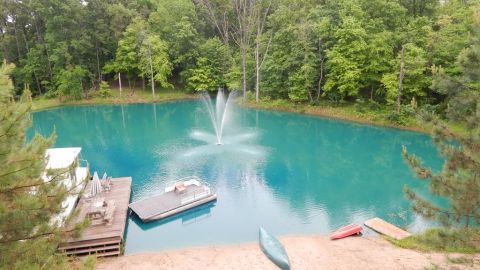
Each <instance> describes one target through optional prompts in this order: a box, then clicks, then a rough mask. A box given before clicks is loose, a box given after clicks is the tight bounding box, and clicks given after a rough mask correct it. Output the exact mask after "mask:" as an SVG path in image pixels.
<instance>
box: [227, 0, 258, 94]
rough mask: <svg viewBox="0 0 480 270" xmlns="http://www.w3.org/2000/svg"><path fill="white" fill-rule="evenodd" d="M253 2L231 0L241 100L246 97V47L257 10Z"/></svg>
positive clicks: (248, 44) (252, 29)
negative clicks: (240, 78)
mask: <svg viewBox="0 0 480 270" xmlns="http://www.w3.org/2000/svg"><path fill="white" fill-rule="evenodd" d="M255 2H256V1H255V0H233V13H234V16H235V23H234V24H232V28H233V33H232V39H233V41H234V42H235V43H236V44H237V45H238V47H239V49H240V57H241V64H242V93H243V100H246V98H247V57H248V49H249V46H250V42H251V37H252V33H253V32H254V29H255V18H256V16H257V15H256V12H258V10H257V9H256V3H255Z"/></svg>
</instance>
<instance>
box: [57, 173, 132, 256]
mask: <svg viewBox="0 0 480 270" xmlns="http://www.w3.org/2000/svg"><path fill="white" fill-rule="evenodd" d="M111 183H112V186H111V187H110V190H109V191H107V192H102V193H100V194H99V195H97V196H99V197H101V198H103V199H104V200H105V201H110V200H113V201H115V211H114V213H113V220H112V222H111V224H106V223H105V224H99V225H90V226H88V227H87V228H85V229H84V230H83V231H82V232H81V234H80V236H79V237H78V238H70V239H68V240H67V241H66V242H64V243H62V244H61V245H60V246H59V249H60V250H63V251H65V252H66V253H68V250H69V249H75V248H79V247H83V248H92V249H94V248H96V246H102V245H105V248H106V250H108V245H106V243H111V242H112V241H117V242H118V243H121V241H122V240H123V234H124V232H125V226H126V221H127V217H128V204H129V202H130V194H131V187H132V178H131V177H122V178H113V179H112V180H111ZM90 184H91V183H88V184H87V187H86V191H88V190H89V188H90ZM90 203H91V199H88V198H85V197H82V198H80V200H79V202H78V204H77V206H76V208H77V209H78V215H77V216H75V217H74V218H72V220H71V222H70V223H69V224H67V227H68V228H72V227H73V226H75V224H76V223H78V222H83V220H84V218H85V214H86V211H87V209H88V207H89V205H90ZM110 249H111V248H110ZM99 251H101V248H100V247H99ZM118 252H119V251H118ZM79 253H80V252H79ZM107 256H111V255H107Z"/></svg>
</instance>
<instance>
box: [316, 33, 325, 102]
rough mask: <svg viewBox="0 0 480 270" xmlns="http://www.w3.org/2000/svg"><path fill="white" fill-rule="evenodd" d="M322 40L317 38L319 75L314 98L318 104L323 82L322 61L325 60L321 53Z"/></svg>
mask: <svg viewBox="0 0 480 270" xmlns="http://www.w3.org/2000/svg"><path fill="white" fill-rule="evenodd" d="M321 44H322V40H321V39H319V40H318V58H319V59H320V75H319V78H318V84H317V97H316V99H315V103H316V104H318V102H319V100H320V95H321V94H322V83H323V63H324V61H325V58H324V57H323V54H322V46H321Z"/></svg>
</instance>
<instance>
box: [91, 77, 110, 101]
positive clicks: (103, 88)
mask: <svg viewBox="0 0 480 270" xmlns="http://www.w3.org/2000/svg"><path fill="white" fill-rule="evenodd" d="M95 95H96V96H98V97H101V98H107V97H111V96H112V90H111V89H110V85H109V84H108V82H106V81H101V82H100V89H98V91H97V93H96V94H95Z"/></svg>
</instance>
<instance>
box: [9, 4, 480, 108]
mask: <svg viewBox="0 0 480 270" xmlns="http://www.w3.org/2000/svg"><path fill="white" fill-rule="evenodd" d="M207 2H209V3H210V4H209V5H206V4H205V3H206V1H191V0H156V1H150V0H136V1H127V0H119V1H110V0H109V1H102V0H91V1H83V2H82V1H76V0H66V1H58V0H44V1H4V2H2V3H0V6H1V8H2V11H4V12H3V13H2V14H3V16H4V17H5V18H9V19H8V20H7V19H5V20H4V21H5V23H4V24H3V25H2V39H0V44H1V45H2V46H1V47H2V50H1V52H0V55H1V56H3V57H4V58H6V59H7V60H8V61H10V62H14V63H15V64H16V66H17V68H16V69H15V70H14V71H13V73H12V76H13V77H14V86H15V94H16V95H19V94H21V92H22V91H23V88H24V85H25V84H27V85H29V86H30V89H32V93H33V95H41V94H45V93H46V95H47V96H48V97H53V96H60V97H62V98H70V99H72V98H73V99H79V98H82V97H83V94H82V92H83V89H93V88H96V86H97V85H98V84H99V83H100V82H101V81H104V80H105V81H111V80H115V79H118V73H121V77H122V79H126V81H125V80H124V81H123V82H122V83H123V85H128V87H130V88H131V89H133V88H135V87H136V86H138V84H139V82H140V81H142V82H145V80H148V81H150V84H151V83H152V82H151V80H152V79H151V77H152V74H151V73H153V77H154V78H153V80H154V82H155V83H158V84H160V85H161V86H162V87H164V88H165V87H171V86H172V85H179V86H182V87H183V86H185V88H186V90H188V91H193V90H194V89H199V88H209V89H218V88H219V87H221V88H228V89H231V90H232V89H239V88H240V86H241V82H242V80H241V78H242V76H243V70H242V61H241V57H240V55H241V50H240V43H242V44H243V43H246V44H245V45H246V46H247V47H246V48H245V51H246V52H247V55H246V58H247V65H246V69H247V70H246V79H247V82H246V86H247V88H248V89H253V88H254V86H255V83H256V73H255V66H256V65H255V63H254V62H253V61H254V60H255V56H254V52H255V41H256V40H257V39H256V38H257V37H256V31H257V25H256V24H257V23H259V22H261V21H262V20H261V19H260V18H262V16H261V15H264V14H265V15H266V20H265V25H264V28H263V29H261V32H262V34H261V35H259V44H260V46H259V47H260V48H261V50H260V51H261V52H260V56H261V57H260V58H259V59H261V61H259V62H261V63H259V65H258V66H259V67H260V68H259V70H260V72H259V75H260V76H259V78H260V79H259V81H260V92H261V94H260V96H262V97H263V96H266V97H269V98H272V99H278V98H279V99H285V100H290V101H292V102H294V103H297V104H298V103H311V104H318V103H321V102H320V101H321V100H319V99H325V100H329V101H334V102H338V103H341V102H344V101H354V100H357V99H363V100H366V99H371V100H375V101H376V102H378V103H379V104H380V105H381V106H390V104H391V103H392V102H393V101H394V100H395V98H396V96H397V93H396V92H397V89H398V73H399V61H400V60H399V53H400V50H401V48H402V46H403V45H405V44H406V46H407V50H406V54H407V55H406V58H407V59H406V60H407V68H406V75H405V80H404V85H405V87H404V93H403V95H402V96H403V97H402V101H409V100H411V98H412V97H416V98H417V100H418V101H419V103H420V104H422V105H425V104H430V105H432V106H437V105H438V108H446V107H447V106H446V104H447V102H448V100H447V99H448V97H447V95H445V94H440V95H439V94H438V93H435V92H432V91H431V89H430V84H431V82H432V75H433V74H432V73H433V72H437V73H438V72H440V71H441V72H443V73H444V74H445V75H449V76H458V75H459V74H460V73H461V72H462V71H461V67H460V64H459V62H457V61H456V58H457V55H458V54H459V53H460V52H461V51H462V50H463V49H465V48H468V47H469V46H470V43H471V37H472V36H478V33H477V34H473V35H472V32H471V30H472V28H474V23H475V20H476V19H475V18H476V16H477V15H475V14H477V12H478V9H479V1H478V0H474V1H462V0H449V1H444V3H442V4H441V5H440V4H439V1H438V0H426V1H418V0H338V1H330V0H329V1H301V0H278V1H273V2H272V4H271V5H270V7H269V9H268V12H267V9H266V6H267V5H268V3H270V2H268V1H263V2H261V3H260V2H259V3H257V4H258V5H252V6H249V7H248V9H249V11H248V12H246V13H245V14H246V17H245V18H239V17H238V15H239V14H238V12H235V10H236V9H235V7H234V5H233V4H234V3H235V1H234V2H232V1H223V0H222V1H207ZM250 8H252V10H250ZM264 12H267V13H264ZM247 13H248V14H247ZM247 15H248V16H247ZM247 17H248V18H247ZM239 19H241V20H240V21H242V22H246V24H245V25H243V26H242V27H248V28H249V29H244V28H242V29H240V28H239ZM240 33H244V34H246V35H247V36H246V37H245V38H244V39H242V40H239V39H238V37H240V36H241V35H240ZM150 63H151V65H150ZM432 65H433V66H434V68H433V69H432V70H433V72H430V70H431V69H430V67H431V66H432ZM76 67H81V68H82V72H81V73H82V74H81V76H80V74H79V72H73V71H72V70H73V69H75V68H76ZM72 73H74V74H72ZM65 77H82V80H81V82H82V83H81V84H82V86H81V88H82V91H79V89H80V87H79V85H78V83H76V85H67V83H66V81H65V79H62V78H65ZM59 87H60V89H59ZM70 89H71V90H70ZM359 106H360V105H359ZM442 111H444V109H439V110H438V112H442ZM392 117H396V116H393V115H392Z"/></svg>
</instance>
